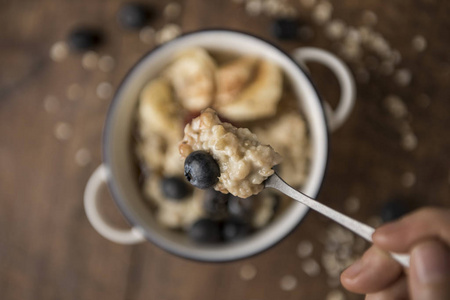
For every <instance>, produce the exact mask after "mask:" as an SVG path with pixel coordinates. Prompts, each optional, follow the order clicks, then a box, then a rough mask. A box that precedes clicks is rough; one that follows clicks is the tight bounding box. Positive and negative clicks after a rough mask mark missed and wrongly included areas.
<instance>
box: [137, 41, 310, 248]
mask: <svg viewBox="0 0 450 300" xmlns="http://www.w3.org/2000/svg"><path fill="white" fill-rule="evenodd" d="M211 108H212V109H214V110H212V109H211ZM201 111H203V114H202V115H200V112H201ZM216 112H217V113H216ZM199 115H200V116H199ZM220 120H222V121H223V122H222V121H220ZM191 122H192V124H189V123H191ZM186 124H187V125H186ZM185 125H186V129H185V131H184V132H183V128H184V127H185ZM237 127H242V128H237ZM247 128H248V129H247ZM136 136H137V138H136V141H135V142H134V144H133V147H134V148H135V153H136V158H137V161H138V162H139V167H140V178H141V179H142V180H141V184H142V193H143V194H144V197H145V199H146V200H147V202H148V204H149V206H150V208H151V209H152V211H153V213H154V215H155V218H156V219H157V221H158V223H159V224H160V225H161V226H163V227H166V228H168V229H170V230H177V231H179V232H180V233H181V234H183V233H184V234H187V235H188V236H189V237H191V238H192V240H194V241H195V242H199V243H223V242H232V241H234V240H237V239H241V238H244V237H246V236H248V235H251V234H252V232H254V231H256V230H258V229H260V228H262V227H264V226H267V225H268V224H269V223H270V222H271V221H272V220H273V219H274V217H276V216H277V215H280V214H281V213H282V212H283V211H284V210H286V209H287V207H288V206H289V204H290V203H291V202H290V201H291V200H289V199H288V198H287V197H285V196H283V195H281V194H277V193H275V192H273V191H266V190H262V189H263V182H264V180H265V179H266V178H267V177H268V176H270V175H271V174H273V172H274V169H275V170H276V171H277V172H278V173H279V174H280V176H282V177H283V178H285V179H286V180H287V182H288V183H289V184H290V185H292V186H294V187H296V188H299V187H301V185H302V184H303V183H304V181H305V179H306V177H307V174H308V165H309V157H310V150H309V149H310V144H309V137H308V128H307V127H306V124H305V121H304V117H303V116H302V114H301V112H300V111H299V105H298V99H297V98H296V96H295V94H294V93H293V91H292V88H291V86H290V82H289V80H287V78H286V77H285V75H284V74H283V72H282V71H281V69H280V68H279V67H278V66H277V65H275V64H274V63H272V62H270V61H268V60H265V59H262V58H258V57H249V56H239V55H235V54H229V53H220V52H210V51H207V50H205V49H202V48H192V49H188V50H186V51H183V52H180V53H179V55H177V56H176V57H174V59H173V61H172V62H171V63H170V64H169V65H168V66H167V67H166V68H165V69H163V70H162V72H161V73H160V74H159V76H158V77H157V78H154V79H152V80H150V81H149V82H148V83H147V84H146V85H145V86H144V88H143V89H142V91H141V94H140V99H139V105H138V107H137V109H136ZM183 136H184V141H183V142H182V143H181V144H180V141H181V140H182V139H183ZM242 140H243V141H244V143H243V144H241V143H239V142H238V141H242ZM268 145H271V146H268ZM272 147H273V148H272ZM212 149H213V150H214V153H220V159H218V158H217V157H215V159H216V160H217V161H218V166H217V167H218V168H219V175H220V176H219V175H218V177H219V178H218V182H217V184H215V187H216V189H217V191H216V190H215V189H213V188H209V189H198V188H195V187H192V186H191V185H190V184H189V183H188V181H187V180H186V179H185V177H184V159H183V158H185V157H187V156H188V155H189V154H191V153H192V152H196V151H198V150H202V151H205V150H206V151H207V152H209V151H211V150H212ZM179 151H180V152H181V154H182V156H183V158H181V157H180V152H179ZM199 155H201V153H200V154H199ZM227 168H228V169H230V170H232V172H229V173H227V172H224V171H225V170H227ZM213 169H214V168H212V170H213ZM226 174H228V175H226ZM261 190H262V191H261ZM227 192H230V193H231V194H234V195H238V196H239V197H237V196H234V195H231V194H226V193H227ZM224 193H225V194H224Z"/></svg>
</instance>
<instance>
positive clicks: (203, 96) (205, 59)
mask: <svg viewBox="0 0 450 300" xmlns="http://www.w3.org/2000/svg"><path fill="white" fill-rule="evenodd" d="M215 70H216V65H215V63H214V61H213V59H212V58H211V57H210V56H209V54H208V52H206V50H204V49H201V48H193V49H190V50H187V51H185V52H183V53H182V54H181V55H180V56H179V57H178V58H177V59H176V60H175V62H174V63H173V64H172V65H171V66H170V67H169V68H168V70H167V71H166V72H165V75H166V77H167V78H168V79H169V80H170V82H171V83H172V85H173V87H174V89H175V93H176V95H177V98H178V99H179V100H180V102H181V104H182V105H183V107H184V108H186V109H187V110H190V111H200V110H202V109H204V108H206V107H208V106H209V105H210V104H211V102H212V99H213V94H214V89H215V82H214V81H215V79H214V75H215Z"/></svg>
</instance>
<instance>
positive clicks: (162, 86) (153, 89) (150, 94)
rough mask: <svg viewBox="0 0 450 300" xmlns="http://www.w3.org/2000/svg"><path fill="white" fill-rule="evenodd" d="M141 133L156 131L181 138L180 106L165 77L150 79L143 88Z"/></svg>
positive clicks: (171, 137)
mask: <svg viewBox="0 0 450 300" xmlns="http://www.w3.org/2000/svg"><path fill="white" fill-rule="evenodd" d="M139 122H140V128H141V130H140V134H141V136H143V137H145V136H147V135H149V134H151V133H156V134H158V135H160V136H162V137H166V138H168V139H172V140H179V139H181V136H182V128H183V123H182V118H181V116H180V108H179V106H178V105H177V103H176V101H175V100H174V99H173V97H172V91H171V88H170V85H169V82H168V81H167V80H166V79H164V78H157V79H154V80H152V81H150V82H149V83H148V84H147V85H146V86H145V87H144V89H143V90H142V92H141V95H140V102H139Z"/></svg>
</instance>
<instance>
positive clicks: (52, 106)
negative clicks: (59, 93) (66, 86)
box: [44, 95, 60, 113]
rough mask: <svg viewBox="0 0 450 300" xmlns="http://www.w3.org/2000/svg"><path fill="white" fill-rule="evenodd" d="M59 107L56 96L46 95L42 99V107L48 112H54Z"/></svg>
mask: <svg viewBox="0 0 450 300" xmlns="http://www.w3.org/2000/svg"><path fill="white" fill-rule="evenodd" d="M59 108H60V104H59V101H58V98H56V97H55V96H51V95H50V96H47V97H45V99H44V109H45V111H46V112H48V113H56V112H57V111H58V110H59Z"/></svg>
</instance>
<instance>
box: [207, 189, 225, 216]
mask: <svg viewBox="0 0 450 300" xmlns="http://www.w3.org/2000/svg"><path fill="white" fill-rule="evenodd" d="M228 198H229V195H226V194H223V193H221V192H217V191H215V190H214V189H213V188H210V189H208V190H206V193H205V198H204V201H203V209H204V211H205V212H206V213H207V214H208V215H209V216H210V217H211V218H212V219H215V220H217V219H223V218H225V217H226V216H227V214H228V208H227V206H228Z"/></svg>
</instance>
